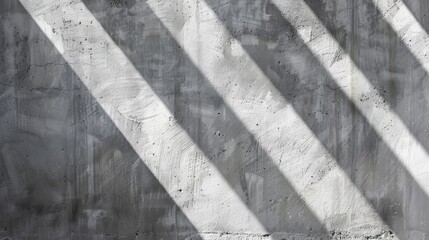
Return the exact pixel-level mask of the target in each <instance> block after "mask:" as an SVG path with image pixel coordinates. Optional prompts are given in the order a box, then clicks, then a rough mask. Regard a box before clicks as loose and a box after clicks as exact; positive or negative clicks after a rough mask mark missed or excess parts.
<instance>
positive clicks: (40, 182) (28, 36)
mask: <svg viewBox="0 0 429 240" xmlns="http://www.w3.org/2000/svg"><path fill="white" fill-rule="evenodd" d="M0 51H1V56H2V61H0V72H1V73H0V81H1V83H0V99H1V101H0V109H1V110H0V122H1V123H2V124H1V125H0V133H1V134H0V173H1V177H0V186H1V187H0V202H1V204H0V216H1V222H0V228H1V230H0V237H1V238H2V239H145V240H146V239H201V237H200V236H199V235H198V231H197V229H196V228H195V227H194V226H193V225H192V223H191V222H190V221H189V220H188V219H187V217H186V216H185V214H184V213H183V212H182V211H181V209H180V208H179V207H178V206H177V205H176V204H175V202H174V201H173V200H172V198H171V197H170V196H169V194H168V193H167V191H166V190H165V189H164V187H163V186H162V185H161V183H160V182H159V181H158V180H157V179H156V177H155V176H154V175H153V174H152V173H151V171H150V170H149V169H148V168H147V166H145V164H144V163H143V161H142V160H141V159H140V158H139V156H138V155H137V153H136V152H135V151H134V150H133V148H132V146H131V145H130V144H129V143H128V142H127V140H126V139H125V137H124V136H123V135H122V134H121V133H120V131H119V130H118V129H117V128H116V127H115V125H114V123H113V122H112V120H111V119H110V117H109V116H108V115H107V114H106V113H105V112H104V111H103V109H102V107H101V106H100V105H99V104H98V102H97V100H95V99H94V98H93V97H92V95H91V93H90V92H89V91H88V89H86V88H85V86H84V84H83V83H82V82H81V80H80V79H79V78H78V76H77V75H76V74H75V73H74V72H73V70H72V69H71V67H70V66H69V65H68V64H67V62H66V61H65V60H64V59H63V57H62V56H61V54H60V53H59V52H57V50H56V49H55V47H54V46H53V45H52V43H51V42H50V40H49V39H48V38H47V37H46V36H45V35H44V33H43V32H42V31H41V29H40V28H39V27H38V26H37V24H36V23H35V22H34V21H33V19H32V18H31V16H30V15H29V13H28V12H27V11H26V10H25V9H24V7H23V6H22V5H21V3H19V1H1V2H0ZM47 63H48V64H47ZM49 63H52V64H49Z"/></svg>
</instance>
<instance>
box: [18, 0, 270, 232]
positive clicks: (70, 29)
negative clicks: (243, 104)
mask: <svg viewBox="0 0 429 240" xmlns="http://www.w3.org/2000/svg"><path fill="white" fill-rule="evenodd" d="M21 3H22V5H23V6H24V7H25V9H26V10H27V11H28V12H29V13H30V15H31V17H32V18H33V19H34V20H35V22H36V23H37V25H38V26H39V27H40V28H41V29H42V31H43V32H44V33H45V34H46V36H47V37H48V38H49V39H50V40H51V42H52V43H53V45H54V46H55V47H56V48H57V50H58V51H59V52H60V53H61V54H62V56H63V57H64V59H65V60H66V61H67V62H68V64H69V65H70V66H71V68H72V69H73V70H74V71H75V73H76V74H77V75H78V76H79V78H80V79H81V80H82V82H83V83H84V84H85V85H86V87H87V88H88V89H89V90H90V91H91V93H92V94H93V96H94V98H95V99H97V100H98V102H99V104H100V105H101V106H102V108H103V109H104V110H105V112H106V113H107V114H108V115H109V116H110V117H111V119H112V121H113V122H114V123H115V125H116V126H117V127H118V129H119V130H120V131H121V132H122V133H123V135H124V136H125V137H126V139H127V141H128V142H129V143H130V144H131V145H132V146H133V148H134V149H135V151H136V152H137V153H138V154H139V156H140V157H141V159H142V160H143V161H144V162H145V164H146V165H147V167H148V168H149V169H150V170H151V171H152V172H153V173H154V175H155V176H156V177H157V178H158V180H159V181H160V183H161V184H162V185H163V186H164V187H165V189H166V190H167V191H168V193H169V194H170V196H171V197H172V198H173V200H174V201H175V202H176V203H177V205H178V206H180V207H181V208H182V211H183V212H184V213H185V215H186V216H187V217H188V218H189V220H190V221H191V222H192V224H194V226H195V227H196V228H197V229H198V230H199V231H200V232H204V231H207V230H211V229H210V226H220V228H223V229H228V231H230V232H246V231H247V232H254V233H265V232H266V231H265V229H264V227H263V226H262V225H261V224H260V223H259V221H258V220H257V219H256V218H255V217H254V216H253V213H252V212H250V211H249V210H248V208H247V207H246V205H245V204H244V203H243V202H242V201H241V199H240V197H239V196H237V194H236V193H235V192H234V191H233V190H231V189H230V187H229V185H228V183H227V182H226V181H225V180H224V179H223V177H222V175H221V174H220V173H219V172H218V170H217V169H216V167H215V166H213V165H212V164H211V163H210V161H209V160H208V159H207V158H206V157H205V156H204V154H203V152H202V151H201V150H198V149H197V146H196V145H195V144H194V143H193V142H192V139H191V138H190V137H189V136H188V135H187V133H186V131H184V130H183V129H181V128H180V127H179V125H178V124H176V123H174V122H172V121H171V119H173V116H172V114H171V113H170V112H169V110H168V108H167V107H166V106H165V105H164V103H163V102H162V100H161V99H159V97H158V96H157V95H156V94H155V93H154V91H153V90H152V89H151V87H150V86H149V85H148V84H147V82H146V81H145V80H144V79H143V78H142V76H141V75H140V74H139V72H138V71H137V70H136V69H135V67H134V66H133V64H132V63H131V62H130V61H129V60H128V58H127V57H126V56H125V54H124V53H123V52H122V51H121V49H120V48H119V47H118V46H117V45H116V44H115V42H114V41H113V40H112V39H111V38H110V36H109V35H108V33H106V32H105V31H104V29H103V28H102V26H101V25H100V24H99V22H98V21H97V20H96V19H95V18H94V16H93V15H92V14H91V12H90V11H89V10H88V9H87V8H86V6H85V5H84V4H83V3H82V2H81V1H74V2H73V3H72V4H69V2H68V1H43V2H42V1H30V0H22V1H21ZM58 4H60V5H61V6H67V7H62V8H57V7H56V6H57V5H58ZM46 12H50V14H49V15H46V14H44V13H46ZM55 16H59V17H58V18H56V17H55ZM63 20H64V21H66V22H67V23H68V24H69V25H68V26H67V27H65V28H55V27H54V26H55V24H54V23H56V21H61V22H62V21H63ZM76 32H80V33H82V34H83V35H85V36H87V38H88V42H86V44H85V46H83V45H82V44H80V43H79V42H78V41H77V42H75V41H68V40H67V39H68V38H69V37H73V38H75V37H76ZM82 40H83V41H84V39H82ZM130 109H132V110H133V111H132V112H130ZM136 122H137V123H136ZM142 141H143V143H142ZM152 142H161V144H157V145H152ZM178 142H180V146H179V147H177V143H178ZM161 147H162V148H163V149H168V148H171V149H175V150H174V151H173V152H168V153H163V152H162V151H160V149H159V148H161ZM155 154H170V155H172V156H174V157H175V158H174V159H178V161H175V162H169V161H161V160H162V157H159V156H156V155H155ZM199 164H201V165H204V166H205V169H204V171H206V172H207V175H210V177H207V179H206V181H207V182H210V183H215V187H213V188H211V189H210V191H205V192H204V193H203V195H204V198H206V199H217V201H216V202H214V203H211V204H210V205H207V204H205V202H204V201H201V202H200V203H198V202H196V201H194V205H193V206H192V208H190V207H188V205H187V204H186V203H187V202H189V201H190V199H192V198H193V197H195V196H194V192H193V190H194V189H193V188H189V187H188V186H193V181H194V178H193V177H188V176H187V175H188V174H187V173H188V172H189V169H193V168H195V165H199ZM207 166H208V167H207ZM172 171H175V172H176V173H177V174H181V175H180V177H178V178H176V180H172V179H171V176H170V174H166V173H169V172H172ZM178 189H182V191H181V192H180V194H178ZM219 196H222V198H218V197H219ZM231 212H239V213H240V214H233V215H231V214H230V213H231Z"/></svg>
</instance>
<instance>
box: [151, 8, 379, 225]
mask: <svg viewBox="0 0 429 240" xmlns="http://www.w3.org/2000/svg"><path fill="white" fill-rule="evenodd" d="M148 3H149V5H150V6H151V8H152V10H153V11H154V12H155V14H156V15H157V16H158V18H159V19H160V20H161V21H163V23H164V25H165V26H166V27H167V28H168V29H169V31H170V32H171V34H172V35H173V36H174V37H175V38H176V40H177V42H178V43H179V44H180V45H181V46H182V48H183V49H185V50H186V53H187V54H188V56H190V58H191V59H192V61H193V62H194V64H195V65H196V66H198V68H199V69H200V70H201V72H202V73H203V75H204V76H205V77H206V79H207V80H208V81H209V82H210V84H211V85H212V86H213V87H214V88H215V89H216V90H217V92H218V93H219V94H220V95H221V96H222V98H223V100H224V101H225V102H226V103H227V105H229V106H230V108H231V109H232V110H233V111H234V113H235V114H236V115H237V117H238V118H239V119H240V120H241V122H242V123H243V124H244V125H245V126H246V127H247V129H249V131H250V132H251V133H252V134H254V135H255V137H256V139H257V141H258V142H259V144H260V146H261V147H262V148H263V149H264V150H265V151H266V152H267V154H268V155H269V157H270V158H271V159H272V161H274V162H275V163H276V164H277V166H278V168H279V169H280V170H281V172H282V174H283V175H284V176H285V178H286V179H288V180H289V182H290V183H291V184H292V186H293V187H294V188H295V191H296V192H297V193H298V194H299V195H300V196H301V197H302V198H303V200H304V201H305V203H306V205H307V206H308V207H309V208H310V209H311V210H312V211H313V213H314V214H315V216H316V217H317V218H318V220H319V221H320V222H322V223H323V224H325V226H326V227H327V229H328V230H332V229H335V230H347V231H348V232H350V233H353V231H354V230H357V228H358V227H356V226H364V225H366V226H367V227H368V233H370V232H371V231H374V229H378V230H382V229H384V230H385V229H387V227H386V226H385V225H384V223H383V221H382V220H381V219H380V218H379V216H378V215H377V213H375V211H374V209H373V208H372V206H371V205H370V204H369V203H368V202H367V201H366V199H365V198H364V197H363V196H362V194H361V193H360V191H359V190H358V189H357V188H356V187H355V186H354V184H353V183H352V182H351V180H350V179H349V177H348V175H347V174H346V173H345V172H344V171H343V170H342V169H341V168H339V167H338V166H337V163H336V161H335V159H334V158H333V156H331V155H330V154H329V153H328V151H326V149H324V147H323V145H322V144H321V143H320V142H319V140H318V139H317V136H315V135H314V134H313V133H312V131H311V130H310V129H309V128H308V127H307V125H306V124H305V122H303V120H302V119H301V118H300V116H299V115H298V114H297V113H296V112H295V110H294V109H293V107H291V106H290V105H289V104H288V103H287V101H286V100H285V99H284V98H283V97H282V95H281V94H280V93H279V92H278V91H277V90H276V88H275V86H273V84H272V83H271V81H270V79H268V78H267V76H265V74H264V73H263V72H262V71H261V69H259V67H258V66H257V64H256V63H255V62H254V61H253V60H252V59H251V58H250V57H249V56H248V55H247V53H246V51H245V50H244V49H243V47H242V45H241V43H240V42H239V41H238V40H236V39H233V37H232V36H231V35H230V34H229V32H228V30H227V29H225V27H224V26H223V23H222V21H220V20H219V19H218V18H217V15H216V13H214V12H213V11H212V9H211V8H210V7H209V6H207V4H206V3H205V2H204V1H198V2H197V3H196V2H193V3H188V4H187V5H186V6H187V7H186V8H183V10H182V11H183V12H177V11H176V9H175V8H174V7H171V9H168V10H166V9H165V8H166V6H168V5H170V6H174V4H166V3H165V2H163V3H159V2H157V1H149V2H148ZM181 15H184V16H190V17H189V18H188V19H187V20H186V21H185V23H184V25H183V26H179V27H178V26H177V25H176V21H175V19H178V18H179V19H180V16H181ZM241 41H245V42H246V43H247V44H250V45H255V44H257V42H258V39H256V38H254V37H252V36H247V37H245V38H244V39H243V38H242V39H241ZM228 54H230V55H228ZM279 158H280V159H281V160H280V161H279ZM318 170H321V171H326V174H325V175H324V176H323V177H322V178H321V179H320V180H319V181H316V182H314V181H312V179H311V178H312V176H311V175H312V174H314V173H315V172H317V171H318ZM262 177H267V176H262ZM351 206H354V207H353V208H352V207H351ZM340 215H348V216H350V217H349V218H347V219H345V220H344V221H342V222H341V223H340V224H338V222H337V221H336V220H335V219H336V217H335V216H340ZM352 216H353V217H352ZM269 221H273V220H272V219H269V218H268V219H267V222H268V223H269ZM297 221H299V220H297ZM354 227H356V229H354ZM361 230H362V229H360V230H357V232H359V231H361Z"/></svg>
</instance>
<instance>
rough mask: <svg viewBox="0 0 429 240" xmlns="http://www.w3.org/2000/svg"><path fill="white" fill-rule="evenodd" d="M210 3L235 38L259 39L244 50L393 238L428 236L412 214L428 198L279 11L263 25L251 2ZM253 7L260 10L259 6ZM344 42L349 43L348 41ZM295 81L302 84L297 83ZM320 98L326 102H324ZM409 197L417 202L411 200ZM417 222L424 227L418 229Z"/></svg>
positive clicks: (268, 9)
mask: <svg viewBox="0 0 429 240" xmlns="http://www.w3.org/2000/svg"><path fill="white" fill-rule="evenodd" d="M206 2H207V3H208V4H209V5H210V6H211V7H212V9H213V10H214V11H215V12H216V13H217V15H218V18H219V19H221V20H222V21H223V23H224V24H225V26H226V27H227V28H228V29H229V31H230V33H231V35H233V36H234V37H235V38H237V39H238V40H240V39H241V37H242V36H249V35H251V36H257V38H258V40H259V41H260V44H258V45H257V46H253V45H246V44H245V43H243V42H242V45H243V47H244V49H245V50H246V51H247V53H248V54H249V55H250V56H251V57H252V58H253V60H254V61H255V62H256V63H257V64H258V65H259V67H260V68H261V69H262V70H263V71H264V72H265V73H266V75H267V76H268V77H269V78H271V80H272V82H273V83H274V85H275V86H276V87H277V88H278V89H279V90H280V92H282V94H283V96H284V97H285V98H286V99H287V100H288V101H289V102H290V103H291V104H292V105H293V106H294V108H295V109H296V112H297V113H298V114H299V115H300V116H301V118H302V119H303V120H304V121H305V122H306V123H307V125H308V126H309V128H310V129H311V130H312V131H313V133H314V134H315V135H316V136H318V139H319V140H320V141H321V142H322V144H323V145H324V146H325V147H326V148H327V149H328V150H329V152H330V153H331V154H332V155H333V156H335V157H336V159H337V162H338V164H339V165H340V166H341V167H342V168H343V169H344V170H345V171H346V172H347V173H348V174H349V176H350V178H351V179H352V181H353V182H354V183H355V185H356V186H357V187H358V189H360V190H361V191H362V193H363V194H364V196H366V198H367V199H368V200H369V201H370V202H371V203H372V205H373V206H374V208H375V209H377V211H378V212H379V214H380V216H381V217H382V218H383V219H384V220H385V222H386V223H387V224H388V225H389V226H390V227H391V228H392V229H393V230H394V231H395V233H397V234H398V235H399V236H400V237H401V238H402V239H407V238H409V235H408V231H411V229H415V228H417V229H419V230H420V231H421V232H425V231H426V229H425V228H424V225H425V222H426V220H424V219H425V217H423V215H424V214H419V213H416V210H415V209H412V208H413V207H412V206H413V205H414V204H417V205H418V206H422V207H423V206H426V205H427V204H428V203H429V199H428V197H427V196H426V194H425V192H424V191H423V189H422V188H421V187H420V186H419V185H418V184H417V183H416V182H415V181H414V179H413V178H412V177H411V175H410V173H409V172H408V171H407V170H406V169H405V168H404V167H403V166H402V165H401V163H400V162H399V160H398V159H397V157H396V156H395V154H394V153H393V151H392V150H391V149H389V147H388V146H387V145H386V144H385V143H384V142H383V141H382V139H381V138H380V136H379V135H378V134H377V133H376V131H375V130H374V129H373V127H372V126H371V125H370V124H369V123H368V121H367V120H366V119H365V117H363V115H362V113H361V112H360V111H359V110H358V109H357V108H356V107H355V106H354V105H353V103H352V102H350V101H349V99H348V98H347V96H345V95H344V93H343V92H342V91H341V90H340V89H341V87H340V86H338V85H337V84H336V82H335V80H334V79H332V77H331V76H330V75H329V73H327V72H326V70H325V69H324V68H323V67H322V66H321V65H320V63H319V62H318V59H316V58H315V57H314V56H313V54H312V53H311V51H310V50H309V49H308V48H307V47H306V46H305V44H304V42H303V40H302V39H300V38H299V37H297V33H296V30H295V28H294V27H293V26H292V25H291V24H290V23H289V22H287V21H286V20H285V19H284V18H283V17H282V15H281V13H280V11H279V10H278V9H277V8H276V7H275V6H274V5H273V4H271V3H269V2H268V3H267V4H266V5H264V4H263V3H262V4H261V5H263V9H265V11H266V12H264V14H265V15H266V16H269V20H266V21H264V20H262V19H263V18H261V17H260V16H258V15H256V14H254V12H255V11H253V12H252V11H250V10H248V11H247V12H246V10H243V9H242V6H251V4H249V1H246V3H244V1H228V2H225V1H222V3H220V2H219V1H214V0H213V1H206ZM309 2H310V1H309ZM315 2H316V1H315ZM253 3H254V4H255V5H254V6H255V8H256V7H257V3H258V1H254V2H253ZM264 3H265V2H264ZM313 7H314V6H313ZM251 8H252V7H249V9H251ZM317 9H318V12H319V13H320V12H322V11H323V10H324V9H327V8H326V7H323V6H318V8H317ZM314 10H315V9H314ZM256 12H257V11H256ZM331 20H332V21H335V19H331ZM333 32H334V33H335V31H333ZM273 42H274V43H275V44H276V46H277V47H276V48H275V49H273V48H272V43H273ZM341 42H342V43H343V44H345V43H347V42H346V41H344V39H343V40H342V41H341ZM296 62H298V63H300V64H297V63H296ZM297 65H300V66H297ZM309 66H311V67H309ZM296 77H297V78H298V79H299V81H295V80H294V79H295V78H296ZM319 96H323V97H324V99H323V101H322V102H320V99H319ZM350 126H352V127H351V129H350ZM404 184H406V185H405V186H404ZM410 194H411V195H412V196H413V197H409V196H410ZM416 198H417V199H418V200H416ZM414 206H415V205H414ZM423 208H424V207H423ZM418 209H422V208H418ZM417 219H419V220H423V223H417V221H418V220H417Z"/></svg>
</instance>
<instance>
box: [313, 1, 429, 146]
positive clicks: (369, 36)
mask: <svg viewBox="0 0 429 240" xmlns="http://www.w3.org/2000/svg"><path fill="white" fill-rule="evenodd" d="M305 2H306V3H307V4H308V6H309V7H310V8H311V9H312V10H313V12H314V13H315V14H316V16H317V17H318V18H319V20H320V21H321V22H322V23H323V24H324V25H325V26H326V28H327V29H328V30H329V32H330V33H331V34H332V36H333V37H334V38H335V39H336V40H337V42H338V43H339V44H340V45H341V47H342V48H343V50H344V51H346V52H347V53H349V55H350V57H351V59H352V60H353V62H354V63H355V65H356V66H357V67H358V68H359V69H360V70H361V71H362V73H363V74H364V75H365V76H366V78H367V79H368V80H369V81H370V82H371V84H372V85H373V86H374V87H375V89H376V90H377V91H378V92H379V93H380V95H381V97H383V98H384V101H385V102H383V103H381V105H384V104H387V105H388V106H389V107H390V108H391V109H392V110H393V111H395V112H396V113H397V115H398V116H399V117H400V118H401V120H402V122H403V123H404V124H405V125H406V126H407V128H408V129H409V131H410V132H411V133H412V134H413V136H414V137H415V138H416V139H417V140H418V141H419V142H420V144H422V146H423V147H424V148H425V149H426V151H429V143H428V139H429V136H428V134H427V133H426V131H422V129H421V128H420V127H419V126H424V125H425V124H426V121H425V119H427V117H429V115H428V114H429V107H428V106H429V102H428V98H427V97H426V96H427V95H428V93H427V90H426V89H428V85H427V81H426V80H427V76H428V73H427V72H426V71H425V70H424V68H422V67H421V63H420V62H419V61H418V59H416V57H415V56H414V55H413V54H412V53H411V52H410V50H409V49H408V47H407V46H406V45H405V44H404V43H403V41H402V40H401V38H400V37H399V36H398V34H397V33H396V32H395V30H394V29H392V27H391V26H390V24H389V23H388V22H386V20H385V19H384V17H383V14H382V13H381V12H380V11H379V9H378V8H377V7H376V6H375V5H374V3H373V2H372V1H347V2H346V3H345V5H347V6H349V7H347V8H346V9H344V10H338V11H342V12H347V14H349V16H352V17H351V18H344V17H341V16H338V17H337V14H339V12H336V11H335V10H333V11H326V12H322V11H319V10H318V9H323V7H325V4H324V3H323V2H322V1H311V0H305ZM404 3H405V2H404ZM331 8H332V9H336V4H333V6H332V7H331ZM368 16H370V17H368ZM363 21H365V24H362V22H363ZM350 43H353V44H350ZM375 66H376V67H375ZM363 97H365V96H363ZM410 107H411V110H410ZM414 108H415V109H418V110H416V111H415V112H413V110H414Z"/></svg>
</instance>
